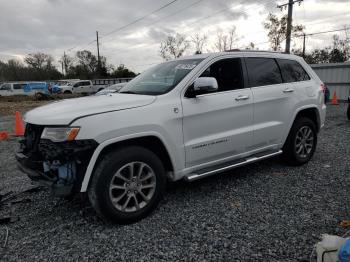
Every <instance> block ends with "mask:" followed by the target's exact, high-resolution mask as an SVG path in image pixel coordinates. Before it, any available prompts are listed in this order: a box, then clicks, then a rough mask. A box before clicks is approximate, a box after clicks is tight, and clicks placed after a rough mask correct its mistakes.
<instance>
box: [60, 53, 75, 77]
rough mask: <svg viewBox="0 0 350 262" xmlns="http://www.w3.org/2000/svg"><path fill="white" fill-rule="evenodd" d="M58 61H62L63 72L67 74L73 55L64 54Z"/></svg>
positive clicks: (71, 64)
mask: <svg viewBox="0 0 350 262" xmlns="http://www.w3.org/2000/svg"><path fill="white" fill-rule="evenodd" d="M58 62H60V63H63V67H64V72H65V73H66V74H67V73H68V71H69V69H70V68H71V67H72V66H73V62H74V59H73V57H71V56H69V55H66V54H64V55H63V56H62V57H61V59H60V60H59V61H58Z"/></svg>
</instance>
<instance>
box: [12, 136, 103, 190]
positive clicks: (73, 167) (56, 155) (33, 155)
mask: <svg viewBox="0 0 350 262" xmlns="http://www.w3.org/2000/svg"><path fill="white" fill-rule="evenodd" d="M37 135H38V134H37ZM37 135H36V136H35V135H34V139H31V138H30V137H29V136H28V135H26V134H25V137H24V139H23V140H21V141H20V145H21V149H20V151H18V152H17V153H16V159H17V163H18V168H19V169H20V170H21V171H22V172H23V173H25V174H27V176H28V177H29V178H30V179H31V180H33V181H36V182H39V183H40V184H42V185H45V186H49V187H50V188H51V189H52V193H53V194H54V195H55V196H69V195H71V194H73V193H76V192H79V191H80V188H81V183H82V181H83V178H84V174H85V172H86V169H87V166H88V164H89V161H90V159H91V156H92V154H93V152H94V151H95V149H96V147H97V146H98V143H97V142H96V141H95V140H75V141H70V142H59V143H54V142H52V141H50V140H46V139H40V136H39V137H37ZM32 138H33V137H32ZM28 140H31V141H29V142H28Z"/></svg>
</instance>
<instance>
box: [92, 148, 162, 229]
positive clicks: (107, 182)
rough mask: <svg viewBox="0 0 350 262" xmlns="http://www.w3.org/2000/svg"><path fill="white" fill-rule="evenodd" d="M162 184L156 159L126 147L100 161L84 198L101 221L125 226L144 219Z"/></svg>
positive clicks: (143, 150) (152, 155) (140, 149)
mask: <svg viewBox="0 0 350 262" xmlns="http://www.w3.org/2000/svg"><path fill="white" fill-rule="evenodd" d="M165 183H166V178H165V170H164V166H163V164H162V162H161V161H160V159H159V158H158V157H157V156H156V155H155V154H154V153H153V152H152V151H150V150H148V149H146V148H143V147H139V146H130V147H125V148H121V149H118V150H115V151H113V152H111V153H108V154H107V155H105V156H104V157H103V158H102V159H101V161H100V162H99V164H98V166H97V168H96V170H95V172H94V174H93V177H92V181H91V185H90V187H89V190H88V196H89V200H90V202H91V204H92V206H93V207H94V208H95V210H96V212H97V213H98V214H99V215H100V216H101V217H102V218H103V219H105V220H107V221H110V222H114V223H119V224H129V223H133V222H136V221H138V220H141V219H142V218H144V217H146V216H147V215H148V214H149V213H150V212H152V211H153V210H154V209H155V208H156V207H157V205H158V203H159V202H160V200H161V198H162V195H163V192H164V188H165Z"/></svg>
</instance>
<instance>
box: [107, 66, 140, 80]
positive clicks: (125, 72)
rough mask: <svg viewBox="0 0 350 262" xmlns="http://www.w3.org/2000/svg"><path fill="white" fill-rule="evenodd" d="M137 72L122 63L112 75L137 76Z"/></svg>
mask: <svg viewBox="0 0 350 262" xmlns="http://www.w3.org/2000/svg"><path fill="white" fill-rule="evenodd" d="M135 76H136V74H135V73H134V72H133V71H131V70H129V69H128V68H127V67H126V66H125V65H123V64H120V65H119V66H118V67H117V69H115V70H114V71H113V73H112V77H115V78H129V77H135Z"/></svg>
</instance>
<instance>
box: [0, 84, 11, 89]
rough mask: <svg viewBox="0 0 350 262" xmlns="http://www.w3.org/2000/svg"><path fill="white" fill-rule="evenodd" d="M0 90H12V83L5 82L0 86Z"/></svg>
mask: <svg viewBox="0 0 350 262" xmlns="http://www.w3.org/2000/svg"><path fill="white" fill-rule="evenodd" d="M0 90H11V85H10V84H3V85H2V86H1V88H0Z"/></svg>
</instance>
